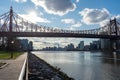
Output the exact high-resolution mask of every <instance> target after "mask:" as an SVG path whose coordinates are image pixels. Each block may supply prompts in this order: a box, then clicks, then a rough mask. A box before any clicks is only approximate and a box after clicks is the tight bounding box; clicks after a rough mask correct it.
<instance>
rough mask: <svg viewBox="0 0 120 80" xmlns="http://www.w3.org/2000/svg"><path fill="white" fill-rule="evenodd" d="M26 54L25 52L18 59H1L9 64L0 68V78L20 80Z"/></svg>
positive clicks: (1, 79)
mask: <svg viewBox="0 0 120 80" xmlns="http://www.w3.org/2000/svg"><path fill="white" fill-rule="evenodd" d="M26 55H27V54H26V53H24V54H22V55H20V56H19V57H18V58H16V59H11V60H0V62H6V63H8V65H7V66H5V67H4V68H2V69H0V80H18V78H19V75H20V72H21V69H22V66H23V64H24V61H25V58H26Z"/></svg>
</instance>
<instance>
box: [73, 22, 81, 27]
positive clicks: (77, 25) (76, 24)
mask: <svg viewBox="0 0 120 80" xmlns="http://www.w3.org/2000/svg"><path fill="white" fill-rule="evenodd" d="M80 26H82V23H80V22H77V23H75V24H73V25H72V27H76V28H77V27H80Z"/></svg>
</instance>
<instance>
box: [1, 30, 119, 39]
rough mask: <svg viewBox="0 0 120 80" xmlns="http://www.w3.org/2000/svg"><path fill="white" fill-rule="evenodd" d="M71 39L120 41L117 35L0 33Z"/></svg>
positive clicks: (14, 35)
mask: <svg viewBox="0 0 120 80" xmlns="http://www.w3.org/2000/svg"><path fill="white" fill-rule="evenodd" d="M10 36H11V37H70V38H103V39H119V38H120V36H116V35H96V34H78V33H55V32H53V33H49V32H0V37H10Z"/></svg>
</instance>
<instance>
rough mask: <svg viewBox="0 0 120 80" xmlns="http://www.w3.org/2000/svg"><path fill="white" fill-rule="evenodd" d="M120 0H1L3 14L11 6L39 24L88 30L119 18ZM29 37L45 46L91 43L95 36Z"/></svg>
mask: <svg viewBox="0 0 120 80" xmlns="http://www.w3.org/2000/svg"><path fill="white" fill-rule="evenodd" d="M113 2H114V4H113ZM119 2H120V1H113V0H109V1H104V0H101V1H98V0H90V1H87V0H49V1H48V0H2V1H1V2H0V14H3V13H4V12H7V11H8V10H9V8H10V6H12V7H13V10H14V11H15V12H16V13H18V14H19V15H20V16H22V17H23V18H25V19H27V20H29V21H31V22H33V23H36V24H39V25H45V26H48V27H53V28H54V27H56V28H62V29H69V30H83V29H85V30H86V29H94V28H98V27H100V26H103V25H104V24H106V23H108V22H109V19H110V18H113V17H116V18H117V20H119V18H120V14H119V13H120V10H119V9H118V7H119ZM98 3H99V4H98ZM29 40H30V41H34V46H35V48H40V47H44V46H46V45H51V46H54V45H60V46H64V45H66V44H68V43H71V42H74V43H75V44H78V43H79V41H80V40H84V42H85V44H89V43H90V42H91V41H92V40H93V39H75V38H67V39H66V38H29Z"/></svg>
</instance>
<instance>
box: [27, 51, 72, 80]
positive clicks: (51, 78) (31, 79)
mask: <svg viewBox="0 0 120 80" xmlns="http://www.w3.org/2000/svg"><path fill="white" fill-rule="evenodd" d="M28 80H74V79H73V78H70V77H68V76H67V75H66V74H65V73H63V72H62V71H60V69H59V68H58V69H57V68H54V67H53V66H51V65H50V64H48V63H46V62H45V61H44V60H42V59H40V58H39V57H37V56H36V55H34V54H31V53H28Z"/></svg>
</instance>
